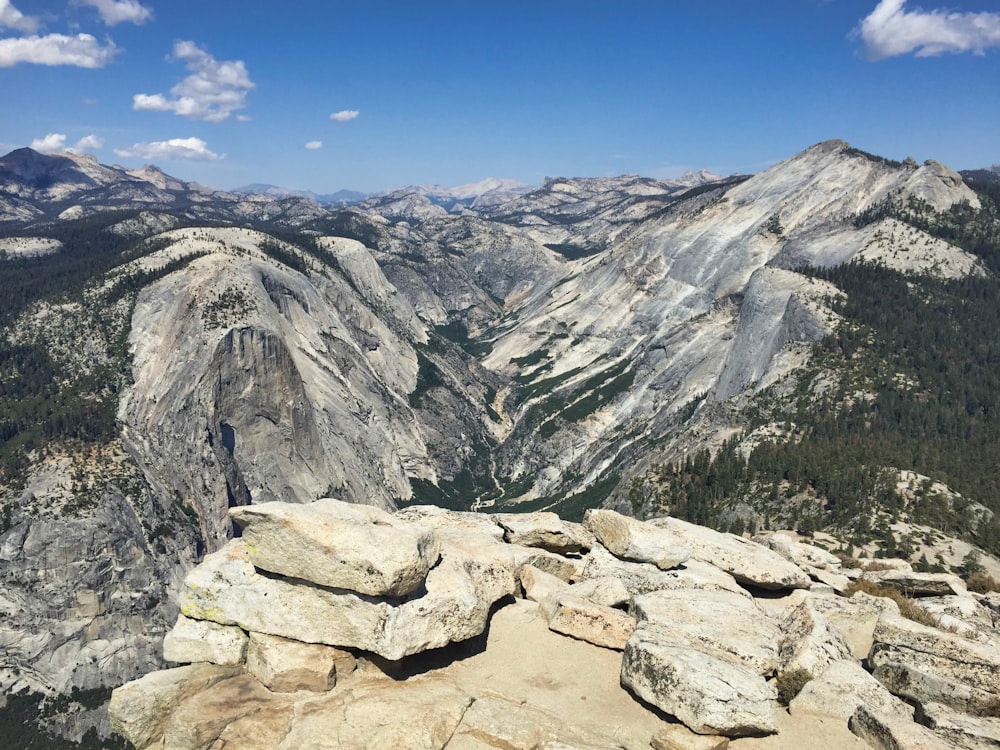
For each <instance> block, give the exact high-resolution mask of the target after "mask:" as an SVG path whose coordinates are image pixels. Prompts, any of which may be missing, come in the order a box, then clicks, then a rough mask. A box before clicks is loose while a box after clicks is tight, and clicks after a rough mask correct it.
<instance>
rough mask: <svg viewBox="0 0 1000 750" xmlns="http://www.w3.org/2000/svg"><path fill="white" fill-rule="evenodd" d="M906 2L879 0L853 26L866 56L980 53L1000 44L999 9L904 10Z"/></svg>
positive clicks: (870, 57)
mask: <svg viewBox="0 0 1000 750" xmlns="http://www.w3.org/2000/svg"><path fill="white" fill-rule="evenodd" d="M905 5H906V0H881V2H879V4H878V5H877V6H876V8H875V10H873V11H872V12H871V14H869V15H868V16H867V17H866V18H865V19H863V20H862V21H861V23H860V24H859V26H858V28H857V29H855V32H854V33H855V34H856V35H857V36H860V37H861V39H862V41H863V42H864V43H865V57H867V58H868V59H869V60H884V59H885V58H887V57H896V56H897V55H907V54H910V53H911V52H912V53H914V54H915V55H916V56H917V57H933V56H934V55H941V54H944V53H946V52H952V53H959V52H974V53H977V54H983V53H984V52H985V51H986V50H987V49H989V48H990V47H997V46H1000V13H958V12H954V11H944V10H932V11H924V10H914V11H907V10H905V8H904V6H905Z"/></svg>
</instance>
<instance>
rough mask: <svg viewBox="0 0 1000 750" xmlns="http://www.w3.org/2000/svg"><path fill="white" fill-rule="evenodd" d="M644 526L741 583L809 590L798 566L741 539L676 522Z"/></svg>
mask: <svg viewBox="0 0 1000 750" xmlns="http://www.w3.org/2000/svg"><path fill="white" fill-rule="evenodd" d="M646 523H648V524H649V525H650V526H653V527H655V528H657V529H660V530H662V531H665V532H668V534H667V536H666V537H665V542H664V543H668V544H673V545H676V546H679V547H684V548H685V549H688V550H690V551H691V557H693V558H695V559H696V560H701V561H702V562H707V563H710V564H712V565H714V566H716V567H717V568H721V569H722V570H724V571H726V572H727V573H729V574H730V575H732V576H733V577H734V578H735V579H736V580H737V581H739V582H740V583H744V584H748V585H751V586H757V587H759V588H763V589H771V590H778V589H807V588H809V583H810V581H809V576H807V575H806V574H805V573H804V572H803V571H802V570H801V569H800V568H799V567H798V566H796V565H794V564H793V563H790V562H788V560H786V559H785V558H783V557H782V556H781V555H779V554H778V553H777V552H774V551H772V550H769V549H768V548H767V547H764V546H762V545H760V544H756V543H755V542H751V541H750V540H748V539H744V538H743V537H739V536H735V535H734V534H724V533H721V532H718V531H713V530H712V529H707V528H705V527H703V526H697V525H695V524H693V523H688V522H687V521H681V520H680V519H679V518H671V517H666V518H655V519H653V520H651V521H647V522H646ZM661 538H663V537H661Z"/></svg>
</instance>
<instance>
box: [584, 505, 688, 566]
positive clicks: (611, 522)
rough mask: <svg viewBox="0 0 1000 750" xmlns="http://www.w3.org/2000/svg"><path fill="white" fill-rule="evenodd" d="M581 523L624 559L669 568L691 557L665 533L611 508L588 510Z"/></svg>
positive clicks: (617, 555)
mask: <svg viewBox="0 0 1000 750" xmlns="http://www.w3.org/2000/svg"><path fill="white" fill-rule="evenodd" d="M583 525H584V526H585V527H586V528H587V530H588V531H590V532H591V533H593V534H594V536H596V537H597V539H598V541H600V543H601V544H603V545H604V547H605V548H606V549H607V550H608V551H609V552H610V553H611V554H613V555H614V556H615V557H620V558H623V559H625V560H634V561H635V562H643V563H652V564H653V565H655V566H656V567H657V568H659V569H660V570H670V569H672V568H676V567H677V566H678V565H680V564H681V563H682V562H684V561H685V560H687V559H688V558H689V557H690V556H691V554H690V553H689V552H688V550H687V549H685V548H684V547H683V546H681V545H679V544H677V542H676V541H675V540H674V539H673V538H672V537H671V536H670V535H669V534H667V533H664V532H661V531H660V530H659V529H655V528H653V527H651V526H647V525H646V524H645V523H643V522H642V521H637V520H636V519H634V518H630V517H629V516H623V515H622V514H621V513H616V512H615V511H613V510H605V509H602V508H598V509H593V510H588V511H587V513H586V515H585V516H584V517H583Z"/></svg>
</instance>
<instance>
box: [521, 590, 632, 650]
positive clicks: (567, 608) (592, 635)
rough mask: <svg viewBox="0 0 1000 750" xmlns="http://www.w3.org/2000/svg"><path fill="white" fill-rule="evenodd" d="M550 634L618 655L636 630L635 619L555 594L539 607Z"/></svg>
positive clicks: (589, 601)
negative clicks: (591, 645) (614, 652)
mask: <svg viewBox="0 0 1000 750" xmlns="http://www.w3.org/2000/svg"><path fill="white" fill-rule="evenodd" d="M540 606H541V609H542V612H543V613H544V614H545V618H546V620H548V623H549V630H552V631H554V632H556V633H562V634H563V635H568V636H571V637H573V638H578V639H579V640H581V641H587V642H588V643H593V644H594V645H595V646H602V647H603V648H611V649H616V650H618V651H621V650H622V649H624V648H625V644H626V642H628V639H629V636H631V635H632V631H633V630H635V618H634V617H632V616H631V615H629V614H626V613H625V612H622V611H621V610H620V609H615V608H613V607H606V606H603V605H601V604H596V603H595V602H593V601H591V600H589V599H584V598H581V597H577V596H573V595H572V593H571V592H569V591H566V592H558V593H555V594H552V595H550V596H549V597H547V598H546V599H545V600H543V601H542V602H541V603H540Z"/></svg>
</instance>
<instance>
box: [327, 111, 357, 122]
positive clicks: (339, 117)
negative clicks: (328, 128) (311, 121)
mask: <svg viewBox="0 0 1000 750" xmlns="http://www.w3.org/2000/svg"><path fill="white" fill-rule="evenodd" d="M360 114H361V112H360V111H359V110H357V109H342V110H340V111H339V112H334V113H333V114H332V115H330V119H331V120H336V121H337V122H350V121H351V120H353V119H355V118H357V116H358V115H360Z"/></svg>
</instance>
